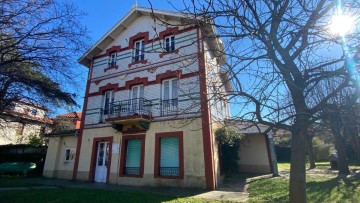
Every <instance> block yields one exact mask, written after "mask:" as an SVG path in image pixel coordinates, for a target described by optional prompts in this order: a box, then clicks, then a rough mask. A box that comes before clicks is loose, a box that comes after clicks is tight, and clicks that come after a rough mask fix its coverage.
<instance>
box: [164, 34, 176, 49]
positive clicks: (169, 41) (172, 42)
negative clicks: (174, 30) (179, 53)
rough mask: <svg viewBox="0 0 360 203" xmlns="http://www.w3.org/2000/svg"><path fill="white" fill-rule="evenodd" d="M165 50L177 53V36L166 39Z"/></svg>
mask: <svg viewBox="0 0 360 203" xmlns="http://www.w3.org/2000/svg"><path fill="white" fill-rule="evenodd" d="M164 45H165V50H166V51H167V52H172V51H175V36H174V35H171V36H168V37H165V39H164Z"/></svg>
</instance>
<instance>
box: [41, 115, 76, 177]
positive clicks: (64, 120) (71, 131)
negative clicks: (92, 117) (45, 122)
mask: <svg viewBox="0 0 360 203" xmlns="http://www.w3.org/2000/svg"><path fill="white" fill-rule="evenodd" d="M80 126H81V113H80V112H70V113H66V114H62V115H59V116H57V117H56V118H55V119H54V124H53V130H52V132H51V133H49V134H45V136H46V137H47V138H48V139H49V143H48V149H47V153H46V160H45V165H44V173H43V174H44V176H48V177H56V178H69V177H71V176H72V171H73V168H74V160H75V154H76V145H77V139H78V137H77V135H78V133H79V129H80Z"/></svg>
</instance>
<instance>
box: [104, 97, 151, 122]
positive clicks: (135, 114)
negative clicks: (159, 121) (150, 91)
mask: <svg viewBox="0 0 360 203" xmlns="http://www.w3.org/2000/svg"><path fill="white" fill-rule="evenodd" d="M151 106H152V105H151V102H150V101H148V100H146V99H144V98H136V99H130V100H123V101H117V102H113V103H110V104H109V108H107V109H106V108H105V109H104V110H103V112H102V114H103V116H104V119H105V122H107V123H118V124H125V123H133V122H134V121H150V120H151Z"/></svg>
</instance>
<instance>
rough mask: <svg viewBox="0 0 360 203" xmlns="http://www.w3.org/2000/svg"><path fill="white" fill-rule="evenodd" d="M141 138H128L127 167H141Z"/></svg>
mask: <svg viewBox="0 0 360 203" xmlns="http://www.w3.org/2000/svg"><path fill="white" fill-rule="evenodd" d="M140 157H141V140H140V139H132V140H128V143H127V151H126V167H140Z"/></svg>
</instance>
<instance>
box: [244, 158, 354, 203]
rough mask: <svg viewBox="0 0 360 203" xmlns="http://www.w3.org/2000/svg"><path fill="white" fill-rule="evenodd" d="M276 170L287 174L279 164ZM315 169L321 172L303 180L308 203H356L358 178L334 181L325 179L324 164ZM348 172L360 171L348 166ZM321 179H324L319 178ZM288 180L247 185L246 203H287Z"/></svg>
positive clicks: (287, 168) (329, 178)
mask: <svg viewBox="0 0 360 203" xmlns="http://www.w3.org/2000/svg"><path fill="white" fill-rule="evenodd" d="M278 167H279V169H280V170H283V171H288V170H289V169H290V164H289V163H280V164H279V165H278ZM316 168H317V169H323V170H322V172H320V171H316V172H315V173H308V175H307V178H306V192H307V199H308V202H360V179H359V178H358V177H359V176H357V177H356V176H354V177H350V178H337V177H336V175H335V176H334V175H328V176H326V175H327V174H328V171H327V169H329V168H330V166H329V163H328V162H322V163H317V167H316ZM350 169H353V170H354V169H358V170H359V169H360V167H359V166H351V167H350ZM322 175H325V176H322ZM288 191H289V180H288V177H286V176H281V177H275V178H263V179H259V180H255V181H254V182H251V183H250V184H249V187H248V192H249V193H250V195H249V202H259V201H266V202H289V197H288V195H289V194H288Z"/></svg>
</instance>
